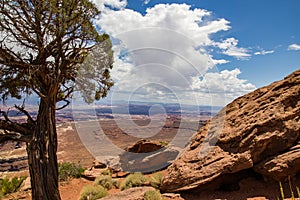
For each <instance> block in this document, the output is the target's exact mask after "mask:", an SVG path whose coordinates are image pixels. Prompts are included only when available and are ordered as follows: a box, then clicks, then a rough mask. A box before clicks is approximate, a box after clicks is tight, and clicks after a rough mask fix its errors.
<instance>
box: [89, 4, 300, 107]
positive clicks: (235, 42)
mask: <svg viewBox="0 0 300 200" xmlns="http://www.w3.org/2000/svg"><path fill="white" fill-rule="evenodd" d="M94 2H95V3H96V5H97V6H98V7H99V9H100V10H101V11H102V15H101V17H100V19H99V20H98V21H97V22H96V24H97V25H98V26H99V27H100V28H101V29H102V31H104V32H107V33H109V34H110V35H111V36H112V38H113V40H114V48H115V49H114V50H115V58H116V61H115V69H114V70H113V73H112V75H113V78H114V79H115V80H116V87H115V89H114V90H113V93H114V94H113V95H114V97H115V98H119V99H123V100H124V98H125V99H126V98H127V99H128V98H131V99H134V100H137V99H138V100H143V99H142V98H143V97H144V98H145V97H146V98H145V99H148V100H149V99H153V101H154V100H155V101H157V100H159V97H160V98H161V99H162V100H163V99H166V98H168V97H170V98H171V97H172V96H174V94H175V96H177V99H184V100H183V102H187V103H191V102H188V100H189V99H192V101H194V100H195V99H196V100H198V101H199V103H200V104H219V105H222V104H226V103H228V102H230V101H231V100H233V99H234V98H236V97H238V96H240V95H243V94H245V93H248V92H251V91H253V90H254V89H256V88H258V87H261V86H265V85H268V84H270V83H271V82H274V81H276V80H280V79H282V78H284V76H286V75H288V74H290V73H291V72H293V71H295V70H297V69H299V68H300V59H299V58H300V25H299V22H300V1H299V0H223V1H220V0H197V1H195V0H194V1H192V0H185V1H184V0H177V1H175V0H127V1H126V0H101V1H100V0H94ZM150 29H151V30H150ZM158 29H159V30H158ZM162 30H164V31H162ZM172 31H174V32H172ZM190 40H191V41H190ZM149 47H151V48H152V49H156V52H155V53H154V52H151V51H150V50H149V49H148V50H145V49H146V48H149ZM177 48H178V49H177ZM191 48H194V51H192V50H191ZM137 49H138V51H137ZM141 49H143V50H141ZM158 49H164V51H165V52H164V53H161V52H159V53H158ZM166 52H169V53H166ZM170 52H172V54H173V55H172V56H171V55H169V54H170ZM200 54H201V55H200ZM174 55H177V56H174ZM205 56H208V57H209V58H210V59H211V60H212V61H213V62H214V63H215V65H214V67H211V66H204V65H205V62H209V61H207V58H206V57H205ZM181 58H184V61H183V60H181ZM153 62H156V64H155V65H153ZM187 62H188V63H190V64H191V65H193V67H191V66H189V65H188V64H187ZM151 63H152V64H151ZM178 63H179V64H178ZM192 68H193V69H192ZM168 70H169V71H172V72H173V71H174V73H170V74H169V73H168ZM193 70H194V71H193ZM158 71H159V73H158ZM146 74H147V75H146ZM166 74H167V75H166ZM141 77H142V78H141ZM181 78H182V80H181ZM174 80H177V81H174ZM180 80H181V81H180ZM137 82H139V83H140V85H142V86H139V87H138V86H137V85H138V84H137ZM154 82H155V83H158V84H152V85H155V87H152V88H151V83H154ZM179 82H180V83H182V82H186V84H179ZM157 85H160V86H159V87H157ZM125 86H126V87H125ZM187 86H188V87H187ZM184 88H187V89H185V90H186V91H187V92H190V93H193V97H191V96H189V95H188V94H182V93H184V92H183V91H184ZM137 91H139V92H140V96H139V97H138V96H135V97H133V96H132V94H135V95H137V93H139V92H137ZM167 91H168V92H167ZM170 91H173V94H170ZM179 93H180V95H178V94H179ZM122 95H123V96H122ZM168 95H169V96H168ZM223 98H225V100H223ZM214 99H215V100H214ZM150 101H151V100H150Z"/></svg>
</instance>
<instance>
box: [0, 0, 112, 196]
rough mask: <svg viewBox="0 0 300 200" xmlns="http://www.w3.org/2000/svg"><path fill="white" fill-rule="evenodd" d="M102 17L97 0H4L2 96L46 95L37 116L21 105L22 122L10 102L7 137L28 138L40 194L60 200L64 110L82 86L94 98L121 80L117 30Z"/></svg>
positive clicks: (4, 116) (4, 120)
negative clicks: (101, 23) (112, 35)
mask: <svg viewBox="0 0 300 200" xmlns="http://www.w3.org/2000/svg"><path fill="white" fill-rule="evenodd" d="M98 16H99V11H98V10H97V8H96V7H95V5H94V4H93V3H91V2H90V1H89V0H0V48H1V49H0V95H1V100H2V101H3V102H6V101H7V100H8V99H15V98H16V99H22V98H24V97H28V96H31V95H33V96H37V97H38V98H39V104H38V110H37V116H32V115H31V113H30V112H29V111H28V110H26V105H25V104H20V105H15V106H14V109H16V110H18V112H20V113H23V115H24V116H26V118H27V120H26V121H14V120H13V119H11V117H10V116H9V114H8V111H7V110H4V109H3V108H4V106H2V109H1V110H0V140H2V141H3V140H16V141H23V142H26V149H27V153H28V163H29V171H30V176H31V184H32V198H33V199H38V200H50V199H51V200H56V199H60V195H59V190H58V166H57V155H56V152H57V132H56V120H55V113H56V110H59V109H63V108H65V107H66V106H67V105H68V104H69V103H70V98H71V97H72V94H73V93H74V92H75V91H76V89H80V88H84V90H83V91H84V92H83V96H84V99H85V100H86V101H88V102H91V101H93V100H94V99H99V98H101V97H104V96H105V95H106V94H107V91H108V90H109V89H110V87H111V86H112V85H113V83H112V81H111V79H110V69H111V68H112V62H113V58H112V50H111V43H110V39H109V36H108V35H106V34H99V33H98V32H97V30H96V28H95V27H94V26H93V23H92V20H94V19H95V18H96V17H98ZM75 82H76V84H75ZM59 106H60V107H59Z"/></svg>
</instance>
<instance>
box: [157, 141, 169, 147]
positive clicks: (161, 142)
mask: <svg viewBox="0 0 300 200" xmlns="http://www.w3.org/2000/svg"><path fill="white" fill-rule="evenodd" d="M159 144H160V145H162V146H164V147H166V146H168V144H169V142H166V141H159Z"/></svg>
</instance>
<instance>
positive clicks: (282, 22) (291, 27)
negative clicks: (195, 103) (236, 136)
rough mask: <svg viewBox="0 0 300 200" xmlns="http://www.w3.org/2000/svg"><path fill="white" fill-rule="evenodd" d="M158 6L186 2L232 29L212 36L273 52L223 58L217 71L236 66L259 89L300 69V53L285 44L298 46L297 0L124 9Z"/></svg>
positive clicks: (158, 0)
mask: <svg viewBox="0 0 300 200" xmlns="http://www.w3.org/2000/svg"><path fill="white" fill-rule="evenodd" d="M162 3H163V4H165V3H169V4H171V3H179V4H180V3H186V4H189V5H192V7H193V8H203V9H206V10H209V11H211V12H213V17H215V18H225V19H226V20H228V21H230V25H231V27H232V28H231V30H229V31H225V32H222V33H220V34H217V35H215V36H214V37H221V38H222V36H226V37H236V38H238V39H239V43H240V45H241V46H244V47H248V48H253V49H254V51H259V49H260V48H261V50H266V51H272V50H273V51H274V53H272V54H271V55H261V56H253V57H252V58H251V59H249V60H246V61H245V60H236V59H230V58H228V57H226V59H229V60H230V63H227V64H224V65H219V66H218V68H219V69H220V70H222V69H232V68H234V67H239V68H240V69H241V71H242V73H241V75H240V77H241V78H244V79H247V80H249V81H250V82H251V83H253V84H254V85H255V86H257V87H261V86H264V85H267V84H269V83H271V82H273V81H276V80H280V79H282V78H283V77H284V76H286V75H288V74H290V73H291V72H293V71H295V70H297V69H300V51H288V46H289V45H291V44H300V1H299V0H225V1H220V0H177V1H174V0H151V1H149V3H148V4H145V1H142V0H129V1H128V5H127V8H130V9H133V10H136V11H138V12H140V13H143V14H145V10H146V8H147V7H153V6H154V5H155V4H162ZM254 53H255V52H254ZM216 56H218V57H219V56H220V57H222V55H217V54H216Z"/></svg>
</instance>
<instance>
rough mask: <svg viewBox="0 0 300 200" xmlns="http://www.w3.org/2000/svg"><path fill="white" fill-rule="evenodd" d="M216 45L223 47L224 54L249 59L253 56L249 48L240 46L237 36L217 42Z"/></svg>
mask: <svg viewBox="0 0 300 200" xmlns="http://www.w3.org/2000/svg"><path fill="white" fill-rule="evenodd" d="M215 46H217V47H219V48H220V49H222V53H223V54H225V55H228V56H233V57H236V58H237V59H248V58H250V57H251V54H250V53H249V50H248V49H246V48H243V47H238V40H237V39H235V38H227V39H225V40H223V41H221V42H216V43H215Z"/></svg>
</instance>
